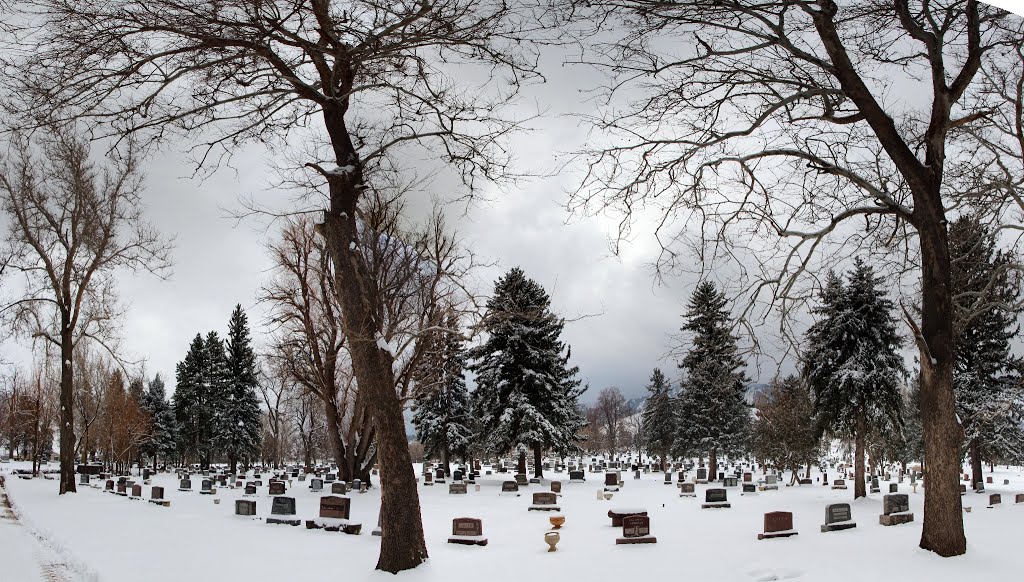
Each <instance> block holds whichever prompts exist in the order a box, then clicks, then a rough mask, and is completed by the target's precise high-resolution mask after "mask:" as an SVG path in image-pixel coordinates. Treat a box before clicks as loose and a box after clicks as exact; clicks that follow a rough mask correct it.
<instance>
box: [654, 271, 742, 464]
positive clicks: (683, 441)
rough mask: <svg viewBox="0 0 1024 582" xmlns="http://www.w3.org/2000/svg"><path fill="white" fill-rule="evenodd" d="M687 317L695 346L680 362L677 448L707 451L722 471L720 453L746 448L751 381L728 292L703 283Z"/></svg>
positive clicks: (685, 327) (685, 326)
mask: <svg viewBox="0 0 1024 582" xmlns="http://www.w3.org/2000/svg"><path fill="white" fill-rule="evenodd" d="M685 318H686V322H685V323H684V324H683V328H682V331H683V332H684V333H687V334H689V336H690V337H691V340H690V341H691V346H690V349H689V351H688V352H687V353H686V356H685V357H684V358H683V361H682V362H681V363H680V364H679V367H680V368H681V369H682V371H683V377H682V379H681V380H680V383H679V393H678V396H677V397H676V434H675V442H674V447H673V450H674V452H675V453H676V454H677V455H681V456H693V455H700V456H703V455H704V454H707V455H708V458H709V474H710V475H716V474H717V470H718V454H720V453H726V454H732V455H735V454H739V453H741V452H743V451H744V450H745V449H746V446H747V438H748V434H749V428H750V414H751V412H750V407H749V406H747V403H746V401H745V400H744V395H745V392H746V386H747V384H748V383H749V380H748V379H747V376H746V374H745V373H744V370H743V369H744V367H745V364H744V362H743V359H742V358H741V357H740V355H739V349H738V346H737V338H736V336H735V335H734V334H733V333H732V316H731V314H730V313H729V309H728V300H727V299H726V297H725V293H723V292H722V291H719V290H718V289H717V288H716V287H715V284H714V283H712V282H710V281H703V282H701V283H700V284H699V285H697V288H696V289H695V290H694V292H693V295H692V296H691V297H690V303H689V305H688V308H687V312H686V315H685Z"/></svg>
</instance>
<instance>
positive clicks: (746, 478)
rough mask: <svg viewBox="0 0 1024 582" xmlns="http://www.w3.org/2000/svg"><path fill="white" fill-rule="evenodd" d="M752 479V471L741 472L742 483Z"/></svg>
mask: <svg viewBox="0 0 1024 582" xmlns="http://www.w3.org/2000/svg"><path fill="white" fill-rule="evenodd" d="M753 480H754V475H753V474H752V473H744V474H743V482H744V483H750V482H751V481H753Z"/></svg>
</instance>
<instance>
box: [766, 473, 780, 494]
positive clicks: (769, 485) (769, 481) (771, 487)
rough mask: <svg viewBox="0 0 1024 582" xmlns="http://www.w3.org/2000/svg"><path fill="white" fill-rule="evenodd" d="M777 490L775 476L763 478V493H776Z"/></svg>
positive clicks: (777, 482) (776, 478) (777, 479)
mask: <svg viewBox="0 0 1024 582" xmlns="http://www.w3.org/2000/svg"><path fill="white" fill-rule="evenodd" d="M778 489H779V478H778V477H777V476H775V475H765V476H764V490H765V491H778Z"/></svg>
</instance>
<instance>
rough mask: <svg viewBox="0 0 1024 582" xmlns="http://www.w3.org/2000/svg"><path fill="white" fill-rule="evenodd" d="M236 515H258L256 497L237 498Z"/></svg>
mask: <svg viewBox="0 0 1024 582" xmlns="http://www.w3.org/2000/svg"><path fill="white" fill-rule="evenodd" d="M235 515H244V516H247V517H253V516H255V515H256V500H255V499H236V500H235Z"/></svg>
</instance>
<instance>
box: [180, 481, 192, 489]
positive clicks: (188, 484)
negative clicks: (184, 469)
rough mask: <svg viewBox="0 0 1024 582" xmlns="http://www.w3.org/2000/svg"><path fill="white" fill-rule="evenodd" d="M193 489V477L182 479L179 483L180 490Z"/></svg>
mask: <svg viewBox="0 0 1024 582" xmlns="http://www.w3.org/2000/svg"><path fill="white" fill-rule="evenodd" d="M191 490H192V480H191V479H182V480H181V482H180V483H179V484H178V491H191Z"/></svg>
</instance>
